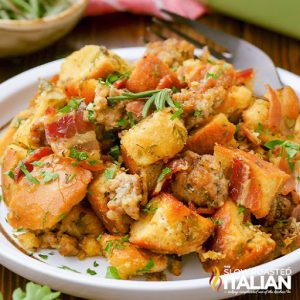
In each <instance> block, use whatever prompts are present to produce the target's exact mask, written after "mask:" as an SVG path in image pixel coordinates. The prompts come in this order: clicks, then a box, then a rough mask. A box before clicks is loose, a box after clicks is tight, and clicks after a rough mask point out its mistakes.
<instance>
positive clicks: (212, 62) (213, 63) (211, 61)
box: [206, 58, 216, 65]
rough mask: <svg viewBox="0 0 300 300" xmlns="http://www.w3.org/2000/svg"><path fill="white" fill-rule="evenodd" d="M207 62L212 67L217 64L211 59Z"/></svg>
mask: <svg viewBox="0 0 300 300" xmlns="http://www.w3.org/2000/svg"><path fill="white" fill-rule="evenodd" d="M206 61H207V62H208V63H209V64H212V65H215V64H216V62H215V61H214V60H212V59H210V58H208V59H207V60H206Z"/></svg>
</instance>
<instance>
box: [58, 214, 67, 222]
mask: <svg viewBox="0 0 300 300" xmlns="http://www.w3.org/2000/svg"><path fill="white" fill-rule="evenodd" d="M65 216H66V214H64V213H62V214H60V215H59V216H58V222H60V221H61V220H62V219H64V218H65Z"/></svg>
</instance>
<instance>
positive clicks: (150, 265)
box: [137, 257, 154, 273]
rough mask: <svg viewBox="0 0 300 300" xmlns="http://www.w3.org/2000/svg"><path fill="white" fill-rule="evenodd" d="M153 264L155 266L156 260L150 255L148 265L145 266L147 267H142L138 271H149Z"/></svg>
mask: <svg viewBox="0 0 300 300" xmlns="http://www.w3.org/2000/svg"><path fill="white" fill-rule="evenodd" d="M153 266H154V262H153V259H152V257H150V258H149V260H148V262H147V264H146V266H145V268H143V269H140V270H138V271H137V272H138V273H147V272H149V271H150V270H151V268H153Z"/></svg>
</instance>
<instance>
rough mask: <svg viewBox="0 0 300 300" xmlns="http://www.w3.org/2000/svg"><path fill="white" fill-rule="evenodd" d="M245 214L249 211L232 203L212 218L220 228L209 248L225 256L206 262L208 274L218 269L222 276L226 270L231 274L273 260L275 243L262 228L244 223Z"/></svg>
mask: <svg viewBox="0 0 300 300" xmlns="http://www.w3.org/2000/svg"><path fill="white" fill-rule="evenodd" d="M245 215H246V212H244V211H241V210H240V209H239V207H238V206H237V205H236V204H235V203H234V202H233V201H231V200H228V201H226V202H225V204H224V205H223V206H222V207H221V208H220V209H219V210H218V211H217V212H216V214H214V215H213V220H214V221H215V223H217V224H218V225H217V226H216V231H215V235H214V237H213V241H212V244H211V245H210V246H209V247H208V248H209V250H211V251H215V252H217V253H221V255H222V257H218V256H217V257H214V256H213V257H212V259H210V258H208V259H206V260H205V262H203V266H204V268H205V270H206V271H207V272H212V271H213V270H214V268H215V267H217V268H218V269H219V271H220V273H223V272H224V268H225V267H226V269H230V270H232V271H234V270H236V269H246V268H249V267H252V266H255V265H258V264H260V263H263V262H265V261H267V260H269V259H270V258H271V255H272V251H274V249H275V242H274V241H273V240H272V239H271V238H270V235H268V234H266V233H264V232H262V231H261V230H260V229H259V227H257V226H253V225H252V224H251V223H250V222H249V221H247V222H246V221H244V218H245ZM246 219H247V218H246ZM201 257H202V255H201V254H200V258H201Z"/></svg>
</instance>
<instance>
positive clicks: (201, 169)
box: [171, 151, 228, 208]
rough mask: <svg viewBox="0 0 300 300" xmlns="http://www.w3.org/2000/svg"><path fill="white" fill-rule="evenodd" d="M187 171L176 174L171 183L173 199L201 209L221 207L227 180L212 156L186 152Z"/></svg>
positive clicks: (225, 194)
mask: <svg viewBox="0 0 300 300" xmlns="http://www.w3.org/2000/svg"><path fill="white" fill-rule="evenodd" d="M183 158H184V160H185V162H187V166H188V167H187V169H186V170H182V171H179V172H177V173H176V174H175V175H174V179H173V180H172V181H171V189H172V192H173V194H174V196H175V197H177V198H178V199H180V200H183V201H186V202H188V203H190V202H192V203H195V204H196V205H198V206H201V207H208V208H216V207H220V206H221V205H223V203H224V200H226V199H227V194H228V180H227V179H226V178H225V176H224V173H223V169H222V168H221V165H220V163H219V162H218V161H216V160H215V159H214V157H213V156H212V155H202V156H200V155H198V154H196V153H194V152H191V151H186V152H185V154H184V157H183Z"/></svg>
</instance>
